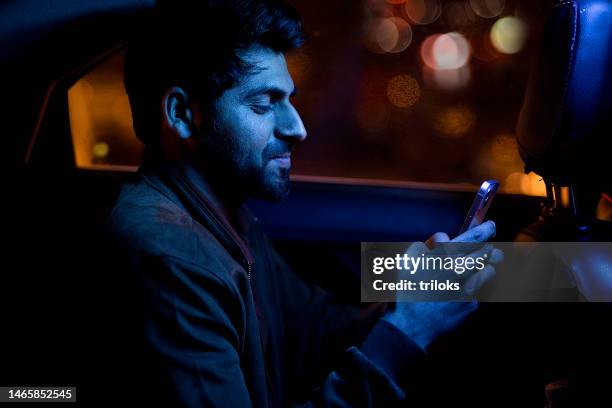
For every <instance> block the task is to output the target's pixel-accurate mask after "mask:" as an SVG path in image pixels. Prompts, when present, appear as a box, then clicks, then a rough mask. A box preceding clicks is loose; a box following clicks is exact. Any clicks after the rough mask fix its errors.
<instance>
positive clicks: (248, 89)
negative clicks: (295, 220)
mask: <svg viewBox="0 0 612 408" xmlns="http://www.w3.org/2000/svg"><path fill="white" fill-rule="evenodd" d="M241 57H242V58H243V59H244V61H245V62H246V63H247V64H249V65H251V66H252V67H254V68H255V69H254V70H252V71H253V72H252V73H249V74H247V75H245V76H244V77H243V78H241V79H240V80H239V81H238V83H237V84H236V86H234V87H233V88H230V89H228V90H227V91H225V92H224V93H223V94H222V95H221V97H219V99H218V100H217V101H216V103H215V105H214V109H213V116H214V119H215V120H214V130H213V131H212V133H210V134H207V135H203V145H202V147H203V149H202V150H201V153H202V154H201V155H200V157H199V158H198V160H208V161H209V162H210V161H212V162H214V163H215V168H214V169H212V170H213V171H214V172H216V173H217V174H216V175H215V177H216V178H217V179H218V180H222V181H224V182H227V183H232V188H233V187H234V184H235V188H237V189H242V191H244V193H246V195H247V196H250V197H258V198H265V199H271V200H281V199H283V198H285V197H286V196H287V195H288V193H289V187H290V183H289V170H290V168H291V152H292V150H293V148H294V147H295V146H296V145H297V144H298V143H299V142H301V141H303V140H304V139H305V138H306V130H305V128H304V124H303V123H302V120H301V119H300V116H299V114H298V113H297V111H296V110H295V108H294V107H293V105H291V101H290V97H291V96H292V95H293V94H294V93H295V89H294V85H293V81H292V79H291V76H290V74H289V72H288V70H287V64H286V61H285V57H284V55H283V54H278V53H275V52H274V51H272V50H270V49H268V48H263V47H258V46H257V47H256V46H253V47H251V48H249V49H247V50H246V51H244V52H243V53H241Z"/></svg>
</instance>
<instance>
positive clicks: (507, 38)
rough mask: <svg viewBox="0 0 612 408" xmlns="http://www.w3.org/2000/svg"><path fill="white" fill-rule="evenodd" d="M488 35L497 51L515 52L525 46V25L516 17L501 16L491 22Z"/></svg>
mask: <svg viewBox="0 0 612 408" xmlns="http://www.w3.org/2000/svg"><path fill="white" fill-rule="evenodd" d="M490 35H491V42H492V43H493V46H494V47H495V48H496V49H497V50H498V51H499V52H502V53H504V54H516V53H517V52H519V51H521V50H522V49H523V48H524V47H525V42H526V40H527V25H526V24H525V23H524V22H523V20H521V19H520V18H518V17H503V18H500V19H499V20H497V21H496V22H495V24H493V27H491V34H490Z"/></svg>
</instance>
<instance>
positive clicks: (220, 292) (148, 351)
mask: <svg viewBox="0 0 612 408" xmlns="http://www.w3.org/2000/svg"><path fill="white" fill-rule="evenodd" d="M214 208H215V206H214V205H212V204H211V202H210V197H204V196H202V194H200V193H199V192H198V191H197V190H196V189H194V188H193V185H191V184H190V182H189V180H188V178H187V177H185V176H184V175H183V173H182V172H181V171H180V170H179V169H178V168H177V167H176V166H172V165H168V164H163V165H155V166H151V167H148V166H144V167H143V168H141V170H140V172H139V175H138V179H137V180H136V181H135V182H133V183H129V184H126V185H124V186H123V188H122V191H121V194H120V196H119V198H118V200H117V203H116V205H115V208H114V210H113V212H112V213H111V216H110V219H109V226H110V231H111V233H112V237H113V239H114V240H115V241H116V242H117V243H118V244H119V246H120V248H121V250H122V251H123V253H124V255H125V256H127V265H128V266H129V271H130V274H131V277H132V278H133V282H134V283H135V286H134V287H135V288H138V290H139V294H140V297H136V299H138V302H137V303H138V304H139V305H138V306H139V313H138V314H137V316H138V319H139V323H138V326H137V327H141V328H142V331H141V333H142V334H144V336H143V337H142V341H143V343H142V347H141V348H140V350H139V351H140V358H139V359H136V358H135V360H134V361H138V363H137V365H138V367H137V369H136V372H135V373H134V375H135V376H138V378H139V379H140V380H141V382H142V383H143V384H144V387H145V388H146V391H145V392H146V395H147V396H149V397H150V398H151V399H152V400H153V401H155V402H156V403H160V402H162V406H164V405H165V404H168V406H170V405H172V406H188V407H217V406H220V407H248V406H255V407H271V406H275V407H278V406H285V405H290V404H303V405H304V406H339V407H348V406H351V407H353V406H389V405H391V404H393V403H394V402H397V401H401V400H402V399H403V398H404V397H405V394H404V391H403V390H402V378H403V377H404V374H403V373H404V371H403V370H404V369H405V368H406V367H410V366H411V364H412V362H413V360H414V359H415V358H419V357H420V354H421V353H420V349H419V348H418V347H417V346H415V345H414V343H412V342H411V341H410V340H409V339H408V338H407V337H406V336H404V335H403V333H401V332H400V331H399V330H397V329H396V328H395V327H393V326H392V325H390V324H389V323H387V322H386V321H382V320H381V321H378V317H380V315H381V314H382V313H383V312H384V310H385V305H383V304H371V305H369V306H368V307H364V308H354V307H348V306H343V305H339V304H334V302H333V300H332V299H330V297H329V296H328V295H327V294H326V292H324V291H322V290H321V289H320V288H317V287H315V286H312V285H308V284H306V283H304V282H303V281H302V280H301V279H299V278H298V277H297V276H296V275H295V274H294V272H292V270H291V269H290V268H289V267H288V265H287V264H286V263H285V262H284V260H283V259H282V258H281V257H280V256H279V255H278V254H277V253H276V251H275V250H274V248H273V247H272V245H271V243H270V241H269V239H268V238H267V236H266V235H265V233H264V231H263V230H262V227H261V225H260V223H259V222H258V220H257V219H256V218H255V217H253V216H252V215H251V214H250V213H249V212H248V210H247V209H246V208H244V209H243V210H242V212H241V215H240V218H241V219H240V223H239V224H240V225H239V226H238V227H236V228H232V226H230V224H229V223H228V222H227V221H226V220H225V219H224V218H223V217H221V216H220V214H219V212H217V211H215V210H214ZM364 339H365V341H364ZM361 343H363V344H361ZM356 346H359V347H356ZM332 370H333V371H332ZM305 391H308V394H305Z"/></svg>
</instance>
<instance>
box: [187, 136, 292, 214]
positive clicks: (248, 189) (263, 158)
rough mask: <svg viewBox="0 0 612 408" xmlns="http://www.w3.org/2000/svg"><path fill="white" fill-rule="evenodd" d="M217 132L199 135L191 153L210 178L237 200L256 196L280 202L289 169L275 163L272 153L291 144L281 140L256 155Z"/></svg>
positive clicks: (288, 183)
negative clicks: (193, 153)
mask: <svg viewBox="0 0 612 408" xmlns="http://www.w3.org/2000/svg"><path fill="white" fill-rule="evenodd" d="M215 136H216V138H215ZM219 136H220V135H219V134H217V135H214V136H212V137H211V135H210V134H208V135H206V136H204V137H200V138H199V140H198V141H199V143H198V148H197V149H196V154H195V157H194V161H195V162H196V163H197V166H198V168H200V170H201V171H202V173H203V175H204V176H205V178H206V179H207V180H208V181H209V182H211V183H212V184H214V185H216V186H217V188H218V189H219V190H221V191H223V192H224V193H225V195H226V196H229V197H233V198H234V199H235V200H237V201H241V200H246V199H248V198H257V199H262V200H267V201H275V202H279V201H283V200H285V199H286V198H287V197H288V196H289V193H290V191H291V180H290V178H289V173H290V169H289V168H286V167H279V166H276V165H274V163H273V159H272V157H274V156H275V155H277V154H282V153H285V152H287V151H291V148H292V146H289V145H287V144H286V143H284V142H281V143H280V144H275V145H269V146H266V147H265V148H264V150H263V151H262V152H259V154H260V156H259V157H258V156H257V154H254V152H252V151H245V150H244V149H243V148H241V147H240V146H238V145H234V144H233V143H231V141H228V140H224V139H223V138H222V137H221V138H219Z"/></svg>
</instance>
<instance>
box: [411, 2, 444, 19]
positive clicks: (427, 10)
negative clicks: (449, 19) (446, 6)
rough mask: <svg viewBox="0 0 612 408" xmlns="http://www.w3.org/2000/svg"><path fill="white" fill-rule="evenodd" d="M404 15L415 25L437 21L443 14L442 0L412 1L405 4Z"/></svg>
mask: <svg viewBox="0 0 612 408" xmlns="http://www.w3.org/2000/svg"><path fill="white" fill-rule="evenodd" d="M403 10H404V14H405V15H406V17H408V18H409V19H410V21H412V22H413V23H415V24H420V25H425V24H431V23H433V22H434V21H436V20H437V19H438V18H439V17H440V14H442V5H441V4H440V0H410V1H408V2H406V4H404V7H403Z"/></svg>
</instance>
